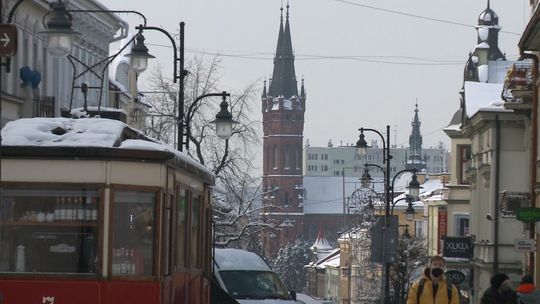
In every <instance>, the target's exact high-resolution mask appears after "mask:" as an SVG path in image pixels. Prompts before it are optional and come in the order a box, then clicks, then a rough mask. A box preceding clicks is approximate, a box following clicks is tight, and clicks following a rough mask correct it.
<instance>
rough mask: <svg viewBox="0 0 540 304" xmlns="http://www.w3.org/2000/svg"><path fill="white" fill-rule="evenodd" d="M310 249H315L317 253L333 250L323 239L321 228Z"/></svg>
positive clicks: (326, 240)
mask: <svg viewBox="0 0 540 304" xmlns="http://www.w3.org/2000/svg"><path fill="white" fill-rule="evenodd" d="M311 248H312V249H314V248H317V252H319V251H328V250H330V249H332V248H333V247H332V245H330V242H329V241H328V239H327V238H326V237H325V235H324V231H323V228H322V227H320V228H319V234H318V235H317V239H316V240H315V243H314V244H313V246H311Z"/></svg>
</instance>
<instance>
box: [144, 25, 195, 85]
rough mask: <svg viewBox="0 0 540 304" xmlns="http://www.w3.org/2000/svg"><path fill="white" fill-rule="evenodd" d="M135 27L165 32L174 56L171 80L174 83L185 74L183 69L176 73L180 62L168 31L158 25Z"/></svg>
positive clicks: (174, 43)
mask: <svg viewBox="0 0 540 304" xmlns="http://www.w3.org/2000/svg"><path fill="white" fill-rule="evenodd" d="M136 29H138V30H141V29H142V30H153V31H159V32H161V33H163V34H165V36H167V38H169V40H170V41H171V44H172V47H173V58H174V65H173V82H174V83H176V81H177V80H178V79H180V77H182V76H184V75H185V71H180V74H179V73H178V62H180V58H179V57H178V48H177V47H176V42H175V41H174V38H173V37H172V36H171V34H170V33H169V32H167V31H166V30H164V29H162V28H160V27H156V26H142V25H139V26H137V27H136Z"/></svg>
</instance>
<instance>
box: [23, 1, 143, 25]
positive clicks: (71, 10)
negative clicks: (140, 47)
mask: <svg viewBox="0 0 540 304" xmlns="http://www.w3.org/2000/svg"><path fill="white" fill-rule="evenodd" d="M53 3H54V2H53ZM51 4H52V3H51ZM16 5H18V4H16ZM66 12H68V13H115V14H136V15H139V16H140V17H141V18H142V19H143V26H146V16H144V15H143V14H142V13H141V12H138V11H133V10H81V9H68V10H66ZM52 13H53V11H49V12H47V13H46V14H45V15H44V16H43V19H42V22H43V27H44V28H47V27H46V26H45V18H46V17H47V16H48V15H49V14H52Z"/></svg>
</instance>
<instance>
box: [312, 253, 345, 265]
mask: <svg viewBox="0 0 540 304" xmlns="http://www.w3.org/2000/svg"><path fill="white" fill-rule="evenodd" d="M339 263H340V255H339V254H336V255H334V256H331V255H329V258H328V259H327V260H324V261H323V262H322V263H320V264H317V268H326V267H339Z"/></svg>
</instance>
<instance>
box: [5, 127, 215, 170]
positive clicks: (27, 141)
mask: <svg viewBox="0 0 540 304" xmlns="http://www.w3.org/2000/svg"><path fill="white" fill-rule="evenodd" d="M126 129H129V130H131V131H132V132H134V133H137V134H139V135H140V136H139V138H141V139H132V138H131V139H127V138H124V136H123V135H124V131H125V130H126ZM2 146H39V147H102V148H118V149H133V150H150V151H163V152H170V153H174V155H175V157H176V158H178V159H180V160H182V161H184V162H186V163H189V164H191V165H193V166H195V167H196V168H197V169H199V170H201V171H203V172H206V173H208V174H210V175H211V176H214V174H213V172H212V171H211V170H209V169H208V168H206V167H205V166H203V165H201V164H200V163H199V162H197V161H196V160H194V159H193V158H191V157H190V156H188V155H187V154H185V153H183V152H180V151H178V150H176V149H174V148H173V147H171V146H168V145H166V144H164V143H161V142H159V141H157V140H155V139H152V138H149V137H147V136H145V135H143V134H142V133H141V132H140V131H138V130H136V129H133V128H130V127H129V126H128V125H127V124H125V123H123V122H121V121H118V120H113V119H107V118H95V117H93V118H65V117H54V118H42V117H35V118H21V119H17V120H14V121H10V122H8V123H7V124H6V125H5V127H4V128H3V129H2Z"/></svg>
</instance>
